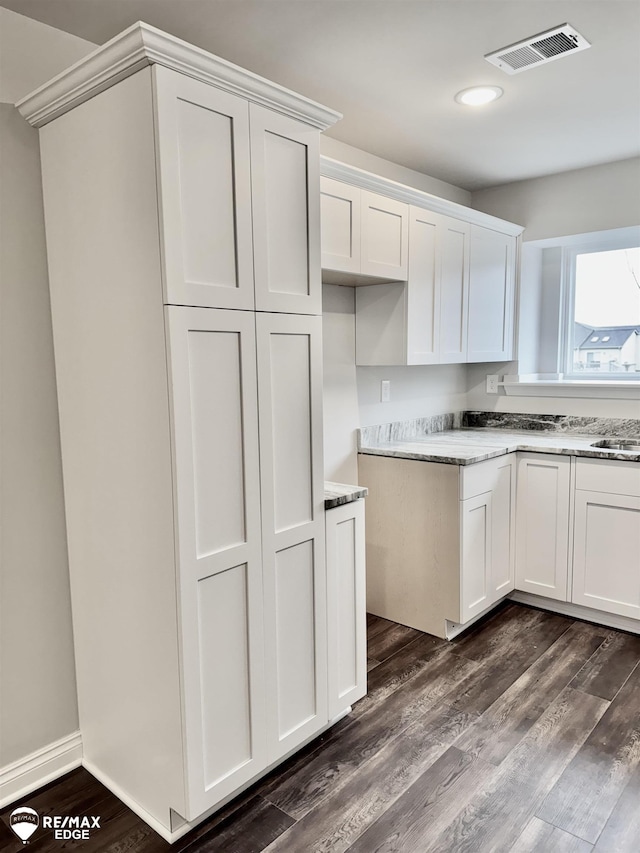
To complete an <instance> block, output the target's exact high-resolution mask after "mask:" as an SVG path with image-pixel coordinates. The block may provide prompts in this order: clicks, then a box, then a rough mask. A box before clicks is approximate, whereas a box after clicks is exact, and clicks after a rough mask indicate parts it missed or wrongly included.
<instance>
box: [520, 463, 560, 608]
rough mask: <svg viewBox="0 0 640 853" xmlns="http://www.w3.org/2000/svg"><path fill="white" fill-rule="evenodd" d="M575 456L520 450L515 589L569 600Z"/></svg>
mask: <svg viewBox="0 0 640 853" xmlns="http://www.w3.org/2000/svg"><path fill="white" fill-rule="evenodd" d="M570 472H571V459H570V458H569V457H568V456H556V455H554V454H545V453H519V454H518V485H517V499H516V589H520V590H522V591H523V592H533V593H535V594H536V595H543V596H545V597H546V598H555V599H557V600H558V601H567V583H568V573H569V496H570V476H571V475H570Z"/></svg>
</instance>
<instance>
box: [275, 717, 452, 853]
mask: <svg viewBox="0 0 640 853" xmlns="http://www.w3.org/2000/svg"><path fill="white" fill-rule="evenodd" d="M438 714H439V715H440V719H441V723H440V727H438V724H437V721H436V719H435V718H434V716H433V715H431V716H430V717H429V718H428V717H426V716H425V717H423V718H421V719H419V720H417V722H416V723H415V724H414V725H412V726H410V727H409V728H408V729H406V730H405V732H404V733H403V735H402V737H398V738H395V739H394V740H393V741H391V742H390V743H388V744H387V745H386V746H385V747H384V748H383V749H381V750H380V751H379V752H378V753H377V754H376V755H375V756H374V758H373V759H372V760H371V761H368V762H366V763H365V764H364V765H363V766H362V767H361V769H360V770H359V772H358V773H356V774H353V775H351V776H349V777H348V778H346V779H344V780H340V781H339V782H338V784H336V785H335V786H334V787H332V788H331V791H330V793H329V794H328V796H327V797H326V798H325V799H324V801H323V802H321V803H320V804H319V805H318V806H317V807H316V808H314V809H313V811H311V812H309V813H308V814H307V815H305V817H303V818H302V819H301V820H299V821H298V822H297V823H295V824H294V825H293V826H292V827H291V829H289V830H287V832H285V833H283V834H282V835H281V836H280V837H279V838H278V839H276V841H274V842H273V844H271V845H270V846H269V847H268V848H267V851H268V853H298V851H299V853H311V851H313V853H344V851H345V850H347V849H348V848H349V846H350V845H351V844H352V843H353V842H354V841H355V840H356V839H357V838H358V836H359V835H361V834H362V832H364V831H365V830H366V829H367V827H368V826H369V825H370V824H372V823H373V822H374V821H375V820H376V819H377V818H378V817H379V816H380V814H382V813H383V812H384V811H385V810H386V809H387V808H388V807H389V806H390V805H391V804H392V803H393V802H394V801H395V800H396V799H397V798H398V797H399V796H400V795H401V794H402V793H403V792H404V791H406V790H407V788H409V786H410V785H411V784H412V783H413V782H414V781H415V780H416V779H418V778H419V777H420V776H421V775H422V773H423V772H424V771H425V770H426V769H427V767H430V766H431V765H432V764H434V763H435V762H436V761H437V760H438V759H439V758H440V756H441V755H442V754H443V753H445V752H446V751H447V749H448V747H447V745H446V743H443V742H442V735H441V736H438V734H437V731H438V728H440V729H443V730H453V731H454V730H456V729H459V728H460V727H461V726H464V725H465V724H466V720H465V715H461V714H459V713H457V712H452V711H451V709H450V708H447V707H446V706H441V707H440V708H439V709H438ZM456 720H457V721H456ZM433 732H436V735H435V736H434V734H433ZM445 737H448V735H447V736H445Z"/></svg>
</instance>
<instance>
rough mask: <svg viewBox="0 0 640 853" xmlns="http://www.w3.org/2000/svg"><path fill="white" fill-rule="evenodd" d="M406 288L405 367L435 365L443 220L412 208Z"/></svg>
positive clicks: (437, 343)
mask: <svg viewBox="0 0 640 853" xmlns="http://www.w3.org/2000/svg"><path fill="white" fill-rule="evenodd" d="M409 218H410V222H409V282H408V284H407V313H406V323H407V364H437V363H438V361H439V352H438V350H439V344H440V258H439V253H438V243H439V236H440V232H441V230H442V217H441V216H439V215H438V214H437V213H432V212H431V211H429V210H423V209H422V208H419V207H411V208H410V213H409Z"/></svg>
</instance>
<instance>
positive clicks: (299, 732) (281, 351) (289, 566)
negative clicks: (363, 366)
mask: <svg viewBox="0 0 640 853" xmlns="http://www.w3.org/2000/svg"><path fill="white" fill-rule="evenodd" d="M321 323H322V320H321V318H320V317H300V316H287V315H283V314H259V315H258V316H257V328H258V338H257V340H258V385H259V412H260V465H261V469H260V476H261V487H262V489H261V493H262V538H263V560H264V600H265V655H266V673H267V691H268V692H267V703H268V705H267V718H268V744H269V761H274V760H275V759H277V758H278V757H280V756H281V755H284V754H285V753H286V752H288V751H289V750H291V749H293V748H294V747H295V746H297V745H298V744H300V743H301V742H302V741H304V740H305V739H306V738H308V737H310V736H311V735H313V734H314V733H315V732H317V731H318V729H320V728H321V727H322V726H323V725H325V724H326V722H327V720H328V714H327V636H326V633H327V625H326V568H325V556H324V544H325V533H324V478H323V466H322V356H321V335H322V328H321Z"/></svg>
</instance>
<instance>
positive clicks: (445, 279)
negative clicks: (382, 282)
mask: <svg viewBox="0 0 640 853" xmlns="http://www.w3.org/2000/svg"><path fill="white" fill-rule="evenodd" d="M469 233H470V227H469V225H468V223H466V222H459V221H458V220H456V219H451V218H450V217H448V216H447V217H443V227H442V230H441V236H440V263H441V273H440V363H441V364H456V363H459V362H464V361H466V360H467V316H468V308H469V306H468V300H469Z"/></svg>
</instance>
